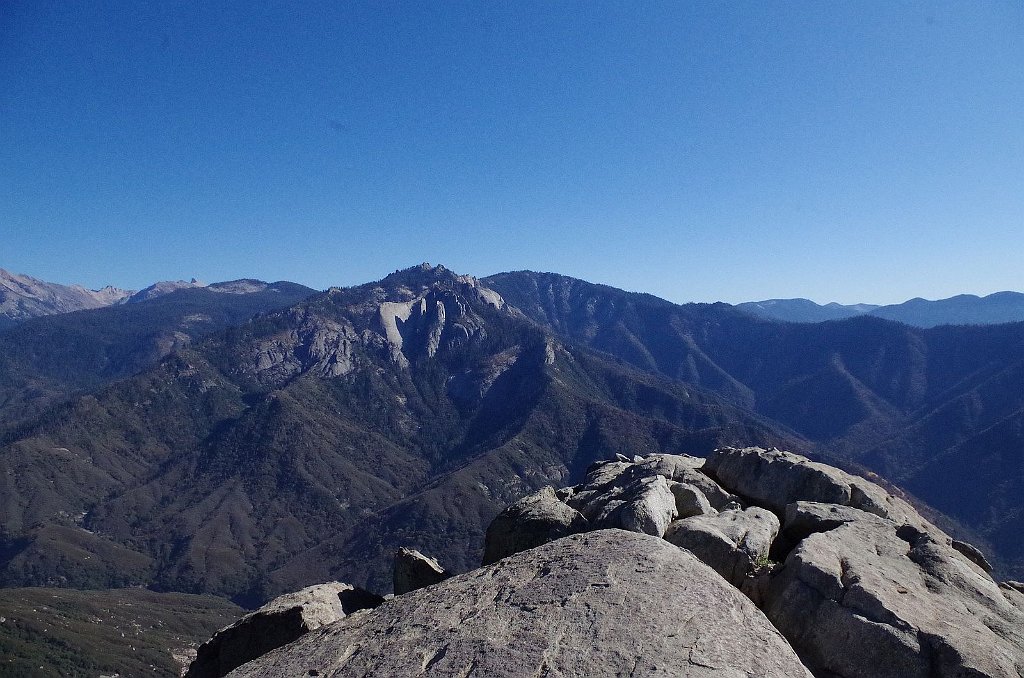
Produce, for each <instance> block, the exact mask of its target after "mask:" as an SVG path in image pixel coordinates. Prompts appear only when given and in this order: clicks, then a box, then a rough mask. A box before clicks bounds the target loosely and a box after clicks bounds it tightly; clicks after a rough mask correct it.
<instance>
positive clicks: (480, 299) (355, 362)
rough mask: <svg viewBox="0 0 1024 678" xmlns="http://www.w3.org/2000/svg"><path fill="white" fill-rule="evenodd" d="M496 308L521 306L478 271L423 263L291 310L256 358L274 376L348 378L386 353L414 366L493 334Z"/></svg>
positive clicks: (257, 366)
mask: <svg viewBox="0 0 1024 678" xmlns="http://www.w3.org/2000/svg"><path fill="white" fill-rule="evenodd" d="M492 311H498V312H505V313H514V311H513V310H512V309H511V308H510V307H508V306H507V305H506V304H505V302H504V300H503V299H502V298H501V295H499V294H498V293H497V292H495V291H493V290H491V289H489V288H487V287H486V286H484V285H483V284H481V283H480V281H479V280H477V279H476V278H474V277H472V276H465V275H458V274H456V273H453V272H452V271H449V270H448V269H446V268H445V267H444V266H430V264H421V265H419V266H414V267H412V268H407V269H403V270H398V271H395V272H394V273H392V274H391V275H389V276H387V277H386V278H384V279H382V280H380V281H378V282H376V283H370V284H367V285H362V286H359V287H353V288H339V287H334V288H331V289H329V290H328V291H327V292H325V293H324V294H323V295H321V296H320V297H317V298H316V299H315V300H314V301H312V302H311V303H310V304H309V305H307V306H305V307H303V308H301V309H294V310H292V311H289V312H288V313H289V317H288V325H289V329H288V330H287V331H286V332H284V333H280V334H277V335H275V336H273V337H268V338H265V339H264V340H262V341H261V342H260V344H259V346H258V347H257V349H256V350H255V354H254V355H253V356H252V359H251V361H250V364H251V365H252V368H253V370H254V372H255V374H257V375H259V378H260V380H267V379H269V380H270V381H271V382H272V383H283V381H282V380H286V379H289V378H291V377H294V376H295V375H297V374H299V373H302V372H306V371H310V370H312V371H314V372H315V373H318V374H320V375H321V376H324V377H340V376H344V375H346V374H349V373H350V372H352V371H354V370H355V369H356V368H357V367H358V366H359V365H360V364H368V363H370V362H374V361H376V360H379V359H381V358H383V359H384V360H385V362H388V363H391V364H395V365H398V366H399V367H401V368H407V367H409V365H410V364H411V363H413V362H416V361H417V360H420V359H429V358H433V357H434V356H435V355H436V354H437V353H438V352H439V351H454V350H456V349H458V348H459V347H461V346H464V345H466V344H467V343H470V342H473V341H478V340H481V339H483V338H484V337H486V336H487V329H486V328H487V324H488V323H487V320H486V319H485V318H484V315H485V314H487V313H489V312H492Z"/></svg>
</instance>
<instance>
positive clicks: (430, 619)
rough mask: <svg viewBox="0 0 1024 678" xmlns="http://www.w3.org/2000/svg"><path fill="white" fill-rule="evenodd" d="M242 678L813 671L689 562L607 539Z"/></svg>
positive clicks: (419, 602)
mask: <svg viewBox="0 0 1024 678" xmlns="http://www.w3.org/2000/svg"><path fill="white" fill-rule="evenodd" d="M231 675H232V676H235V677H239V678H241V677H249V678H255V677H267V678H269V677H270V676H273V677H275V678H276V677H278V676H310V675H319V676H335V677H342V676H369V675H375V676H470V675H472V676H490V677H492V678H512V677H519V676H523V677H527V676H537V675H548V676H564V677H566V678H569V677H580V678H582V677H584V676H587V677H590V676H594V677H600V676H625V675H643V676H681V677H688V678H697V677H704V676H707V677H713V676H714V677H721V678H726V677H729V678H732V677H733V676H763V677H765V678H784V677H785V678H788V677H793V678H796V677H799V678H809V675H810V674H808V672H807V670H806V669H805V668H804V666H803V665H802V664H801V663H800V660H799V659H798V658H797V655H796V653H795V652H794V651H793V650H792V648H791V647H790V646H789V644H788V643H787V642H786V640H785V639H784V638H783V637H782V636H781V635H780V634H779V633H778V632H777V631H776V630H775V629H774V628H773V627H772V626H771V624H769V623H768V621H767V620H766V619H765V618H764V616H763V615H762V614H761V612H760V611H758V610H757V608H755V607H754V605H753V604H752V603H751V602H750V601H749V600H747V599H746V598H745V597H744V596H743V595H742V594H741V593H739V592H738V591H737V590H736V589H735V588H733V587H731V586H729V585H728V584H727V583H726V582H725V581H724V580H723V579H722V578H721V577H719V576H718V575H717V574H715V572H714V571H712V570H711V569H710V568H709V567H707V566H706V565H704V564H703V563H701V562H700V561H698V560H697V559H696V558H695V557H693V556H692V555H691V554H689V553H687V552H686V551H684V550H682V549H678V548H676V547H674V546H672V545H671V544H669V543H667V542H665V541H664V540H662V539H658V538H656V537H652V536H648V535H643V534H637V533H629V532H623V531H620V530H600V531H596V532H590V533H586V534H579V535H573V536H570V537H566V538H564V539H559V540H557V541H554V542H551V543H549V544H545V545H543V546H540V547H537V548H534V549H530V550H528V551H524V552H522V553H519V554H516V555H514V556H511V557H509V558H505V559H503V560H502V561H500V562H498V563H495V564H493V565H490V566H487V567H483V568H480V569H478V570H474V571H473V572H469V573H466V574H463V575H459V576H457V577H453V578H452V579H449V580H447V581H445V582H442V583H441V584H439V585H437V586H434V587H431V588H428V589H422V590H419V591H414V592H413V593H409V594H407V595H404V596H400V597H396V598H395V599H393V600H389V601H387V602H385V603H384V604H383V605H381V606H380V607H379V608H377V609H376V610H374V611H373V612H371V613H368V614H360V615H355V616H353V617H349V618H346V619H343V620H341V621H339V622H337V623H335V624H332V625H330V626H327V627H324V628H321V629H319V630H318V631H314V632H312V633H309V634H307V635H306V636H304V637H303V638H301V639H300V640H298V641H297V642H295V643H293V644H292V645H290V646H288V647H287V648H282V649H281V650H279V651H277V652H273V653H271V654H268V655H265V656H264V657H261V658H260V659H258V660H256V661H253V662H250V663H248V664H245V665H243V666H241V667H239V668H238V669H237V670H236V671H235V672H233V673H232V674H231Z"/></svg>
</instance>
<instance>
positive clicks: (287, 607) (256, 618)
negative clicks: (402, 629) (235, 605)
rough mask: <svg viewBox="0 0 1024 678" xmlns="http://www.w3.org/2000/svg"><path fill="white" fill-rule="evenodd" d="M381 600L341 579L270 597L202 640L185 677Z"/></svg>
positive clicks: (218, 671)
mask: <svg viewBox="0 0 1024 678" xmlns="http://www.w3.org/2000/svg"><path fill="white" fill-rule="evenodd" d="M382 602H384V599H383V598H381V597H380V596H376V595H374V594H372V593H369V592H368V591H364V590H363V589H359V588H355V587H354V586H351V585H350V584H344V583H342V582H331V583H328V584H317V585H315V586H309V587H307V588H304V589H302V590H301V591H296V592H294V593H288V594H285V595H283V596H280V597H279V598H275V599H274V600H272V601H270V602H269V603H267V604H266V605H264V606H263V607H261V608H260V609H258V610H256V611H255V612H251V613H249V614H247V615H245V616H244V617H242V618H241V619H239V620H238V621H236V622H235V623H234V624H232V625H231V626H228V627H227V628H223V629H221V630H220V631H218V632H217V633H216V634H214V636H213V637H212V638H211V639H210V640H208V641H206V642H205V643H203V644H202V645H201V646H200V647H199V650H198V653H197V655H196V658H195V660H194V661H193V662H192V664H191V665H190V666H189V668H188V672H187V673H186V674H185V676H186V678H219V676H224V675H227V673H228V672H229V671H231V670H232V669H234V668H236V667H238V666H241V665H242V664H244V663H245V662H248V661H251V660H253V659H255V658H256V657H259V656H261V655H263V654H266V653H267V652H270V651H271V650H273V649H275V648H278V647H281V646H282V645H287V644H288V643H290V642H292V641H293V640H295V639H297V638H299V637H300V636H302V635H303V634H306V633H309V632H310V631H312V630H314V629H318V628H320V627H321V626H325V625H327V624H330V623H332V622H336V621H338V620H339V619H343V618H344V617H345V616H346V615H348V614H351V613H353V612H356V611H357V610H363V609H369V608H372V607H376V606H377V605H379V604H381V603H382Z"/></svg>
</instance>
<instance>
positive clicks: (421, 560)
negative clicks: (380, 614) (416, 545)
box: [394, 547, 451, 596]
mask: <svg viewBox="0 0 1024 678" xmlns="http://www.w3.org/2000/svg"><path fill="white" fill-rule="evenodd" d="M450 576H451V574H450V573H448V572H445V570H444V568H443V567H441V564H440V563H438V562H437V560H435V559H434V558H429V557H427V556H425V555H423V554H422V553H420V552H419V551H417V550H415V549H408V548H404V547H403V548H400V549H398V552H397V553H395V581H394V589H395V595H396V596H400V595H402V594H403V593H408V592H409V591H415V590H417V589H421V588H423V587H424V586H433V585H434V584H437V583H438V582H442V581H444V580H445V579H447V578H448V577H450Z"/></svg>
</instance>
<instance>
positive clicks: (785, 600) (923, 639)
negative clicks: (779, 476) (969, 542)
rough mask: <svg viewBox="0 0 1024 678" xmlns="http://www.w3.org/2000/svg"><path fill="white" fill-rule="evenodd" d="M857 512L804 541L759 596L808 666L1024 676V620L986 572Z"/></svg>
mask: <svg viewBox="0 0 1024 678" xmlns="http://www.w3.org/2000/svg"><path fill="white" fill-rule="evenodd" d="M860 513H861V516H860V517H859V518H857V519H854V520H846V521H844V522H842V523H841V524H839V525H838V526H835V527H833V528H832V529H829V530H827V531H824V532H817V533H813V534H810V535H809V536H807V537H806V538H805V539H803V541H801V542H800V543H799V545H798V546H797V547H796V548H795V549H794V550H793V552H792V553H791V554H790V555H789V557H788V558H787V559H786V562H785V565H784V567H783V568H782V569H781V571H780V572H779V574H778V575H777V577H776V578H775V580H774V581H773V582H772V584H771V586H770V587H769V588H768V591H767V593H766V594H765V598H766V602H765V605H764V609H765V612H766V614H767V615H768V617H769V619H771V620H772V622H773V623H774V624H775V626H776V627H777V628H778V629H779V630H780V631H782V632H783V634H785V635H786V637H787V638H789V639H790V642H792V643H793V645H794V647H795V648H796V649H797V650H798V651H799V652H800V653H801V656H803V657H804V658H805V661H807V662H808V665H809V666H810V667H811V668H812V669H814V670H816V671H827V672H830V673H828V675H836V676H842V677H844V678H856V677H864V678H867V677H869V676H870V677H872V678H886V677H888V676H892V677H893V678H896V677H897V676H900V677H920V678H924V677H926V676H1007V677H1012V678H1019V676H1020V675H1024V614H1022V610H1021V609H1020V608H1018V607H1015V606H1014V605H1013V604H1012V602H1011V601H1010V600H1008V597H1007V596H1006V595H1004V592H1003V591H1002V590H1001V589H1000V587H999V586H998V585H997V584H996V583H995V582H994V581H992V579H991V578H990V577H988V575H987V574H986V573H985V572H984V571H982V570H981V569H980V568H978V567H976V566H975V565H974V564H973V563H971V562H970V561H969V560H968V559H967V558H966V557H964V556H963V555H961V554H960V553H958V552H957V551H955V550H954V549H953V548H952V547H951V546H950V545H948V544H947V543H944V542H942V541H936V540H935V538H934V536H933V535H932V534H929V533H926V532H923V531H918V530H916V529H914V528H912V527H909V526H907V525H897V524H896V523H894V522H893V521H890V520H886V519H883V518H880V517H878V516H875V515H869V514H866V513H863V512H860ZM847 517H848V516H847ZM787 522H788V521H787Z"/></svg>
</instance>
